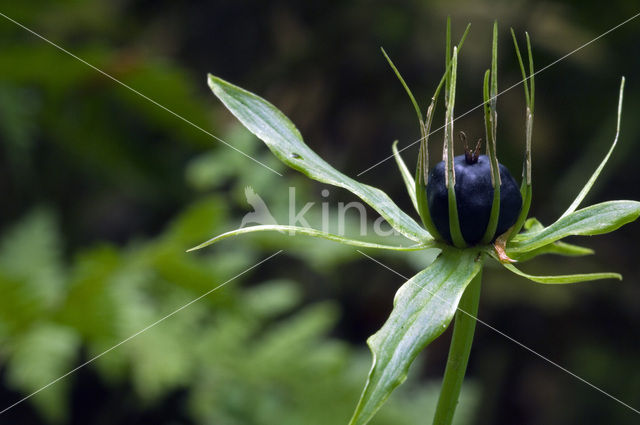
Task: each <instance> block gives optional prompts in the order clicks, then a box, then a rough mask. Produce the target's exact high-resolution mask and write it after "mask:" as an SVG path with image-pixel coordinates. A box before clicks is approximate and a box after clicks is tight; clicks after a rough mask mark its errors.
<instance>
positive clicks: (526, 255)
mask: <svg viewBox="0 0 640 425" xmlns="http://www.w3.org/2000/svg"><path fill="white" fill-rule="evenodd" d="M492 249H493V248H492ZM593 252H594V251H593V250H592V249H590V248H585V247H583V246H578V245H573V244H568V243H565V242H554V243H550V244H548V245H545V246H542V247H540V248H537V249H534V250H533V251H528V252H521V253H518V252H511V251H510V250H509V249H508V248H507V255H508V256H509V257H510V258H511V259H513V260H516V261H518V262H521V263H522V262H524V261H529V260H531V259H532V258H535V257H537V256H538V255H543V254H556V255H564V256H567V257H581V256H584V255H591V254H593Z"/></svg>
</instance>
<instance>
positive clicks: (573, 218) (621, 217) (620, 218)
mask: <svg viewBox="0 0 640 425" xmlns="http://www.w3.org/2000/svg"><path fill="white" fill-rule="evenodd" d="M638 216H640V202H636V201H609V202H602V203H600V204H596V205H592V206H590V207H587V208H583V209H581V210H578V211H575V212H573V213H571V214H569V215H567V216H566V217H562V218H560V219H558V220H557V221H556V222H555V223H553V224H552V225H550V226H548V227H545V228H544V229H542V230H540V231H538V232H533V233H522V234H519V235H518V236H516V237H515V238H514V239H513V242H512V243H510V244H509V245H508V247H507V248H508V250H509V251H510V252H514V253H521V252H528V251H533V250H534V249H538V248H540V247H543V246H545V245H548V244H550V243H552V242H555V241H557V240H560V239H562V238H564V237H567V236H571V235H580V236H591V235H600V234H603V233H608V232H612V231H614V230H616V229H617V228H619V227H621V226H623V225H625V224H627V223H630V222H632V221H634V220H636V219H637V218H638Z"/></svg>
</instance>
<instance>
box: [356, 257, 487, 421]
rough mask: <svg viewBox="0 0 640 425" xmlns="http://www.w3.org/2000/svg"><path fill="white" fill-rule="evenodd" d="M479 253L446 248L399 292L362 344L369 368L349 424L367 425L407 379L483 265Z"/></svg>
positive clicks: (444, 326)
mask: <svg viewBox="0 0 640 425" xmlns="http://www.w3.org/2000/svg"><path fill="white" fill-rule="evenodd" d="M481 255H482V254H481V249H478V248H469V249H464V250H460V249H455V248H450V247H446V248H444V250H443V252H442V253H441V254H440V256H439V257H438V258H437V259H436V260H435V261H434V262H433V263H432V264H431V265H430V266H429V267H428V268H426V269H425V270H423V271H421V272H420V273H418V274H417V275H415V276H414V277H412V278H411V279H409V280H408V281H407V282H406V283H405V284H404V285H402V287H401V288H400V289H399V290H398V292H397V293H396V296H395V299H394V301H393V311H392V312H391V315H390V316H389V319H387V322H386V323H385V324H384V326H382V328H381V329H380V330H379V331H378V332H376V333H375V334H374V335H372V336H371V337H370V338H369V340H368V341H367V343H368V344H369V347H370V348H371V352H372V353H373V365H372V367H371V371H370V372H369V378H368V380H367V383H366V386H365V388H364V391H363V392H362V396H361V397H360V402H359V403H358V406H357V408H356V411H355V413H354V415H353V417H352V419H351V422H350V424H351V425H362V424H365V423H367V422H368V421H369V420H370V419H371V418H372V417H373V415H374V414H375V412H376V411H377V410H378V409H379V408H380V406H381V405H382V404H383V403H384V401H385V400H386V399H387V398H388V397H389V394H391V392H392V391H393V389H394V388H396V387H397V386H398V385H400V384H401V383H402V382H403V381H404V380H405V379H406V377H407V371H408V369H409V366H410V365H411V363H412V362H413V359H414V358H415V357H416V356H417V355H418V353H419V352H420V351H422V350H423V349H424V348H425V347H426V346H427V345H428V344H429V343H430V342H431V341H433V340H434V339H435V338H436V337H438V336H439V335H440V334H441V333H442V332H444V330H445V329H446V328H447V326H448V325H449V323H450V322H451V319H452V318H453V316H454V314H455V312H456V308H457V306H458V302H459V301H460V298H461V297H462V294H463V292H464V290H465V288H466V287H467V285H468V284H469V282H470V281H471V279H473V277H474V276H475V275H476V274H477V273H478V272H479V271H480V269H481V267H482V260H481Z"/></svg>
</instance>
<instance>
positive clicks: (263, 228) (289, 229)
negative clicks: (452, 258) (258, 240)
mask: <svg viewBox="0 0 640 425" xmlns="http://www.w3.org/2000/svg"><path fill="white" fill-rule="evenodd" d="M274 231H277V232H286V233H288V234H289V235H290V236H293V235H306V236H311V237H315V238H323V239H328V240H331V241H335V242H339V243H342V244H345V245H352V246H359V247H361V248H376V249H388V250H393V251H420V250H422V249H427V248H433V247H434V246H435V242H433V241H428V242H426V243H422V244H416V245H412V246H394V245H381V244H377V243H371V242H366V241H359V240H355V239H349V238H345V237H343V236H339V235H335V234H332V233H327V232H323V231H321V230H316V229H312V228H309V227H299V226H281V225H278V224H265V225H260V226H250V227H242V228H240V229H236V230H232V231H230V232H226V233H223V234H221V235H218V236H216V237H214V238H211V239H209V240H208V241H206V242H203V243H201V244H200V245H198V246H195V247H193V248H191V249H188V250H187V252H189V251H195V250H197V249H201V248H204V247H206V246H209V245H212V244H214V243H216V242H219V241H221V240H223V239H226V238H230V237H232V236H237V235H243V234H245V233H253V232H274Z"/></svg>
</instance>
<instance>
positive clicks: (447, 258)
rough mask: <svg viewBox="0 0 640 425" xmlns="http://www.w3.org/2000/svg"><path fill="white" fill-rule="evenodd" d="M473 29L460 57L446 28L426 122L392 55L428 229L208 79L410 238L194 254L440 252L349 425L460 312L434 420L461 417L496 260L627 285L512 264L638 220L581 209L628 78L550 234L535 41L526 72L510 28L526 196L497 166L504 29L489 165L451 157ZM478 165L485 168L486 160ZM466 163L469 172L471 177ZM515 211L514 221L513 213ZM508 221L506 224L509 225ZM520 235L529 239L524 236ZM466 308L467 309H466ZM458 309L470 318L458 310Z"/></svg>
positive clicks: (410, 182)
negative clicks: (406, 102)
mask: <svg viewBox="0 0 640 425" xmlns="http://www.w3.org/2000/svg"><path fill="white" fill-rule="evenodd" d="M468 29H469V27H467V30H466V31H465V32H464V35H463V37H462V38H461V41H460V43H459V44H458V45H457V46H454V47H453V50H452V49H451V41H450V40H451V35H450V34H451V32H450V24H449V21H448V22H447V37H446V38H447V49H446V67H445V73H444V76H443V77H442V79H441V81H440V84H439V85H438V86H437V89H436V91H435V94H434V96H433V97H432V100H431V103H430V105H429V108H428V110H427V113H426V115H424V118H423V114H422V112H421V111H420V108H419V106H418V103H417V102H416V101H415V98H414V96H413V94H412V93H411V91H410V90H409V88H408V86H407V85H406V83H405V82H404V80H403V79H402V77H401V76H400V73H399V72H398V70H397V68H396V67H395V66H394V65H393V63H392V62H391V60H390V59H389V57H388V56H387V55H386V53H385V52H384V51H383V54H384V55H385V57H386V58H387V60H388V61H389V63H390V65H391V66H392V68H393V70H394V72H395V73H396V75H397V76H398V78H399V79H400V81H401V83H402V85H403V86H404V88H405V90H406V91H407V93H408V95H409V97H410V99H411V101H412V104H413V106H414V109H415V110H416V113H417V116H418V120H419V125H420V133H421V135H422V138H421V144H420V151H419V155H418V165H417V168H416V173H415V178H414V177H413V176H412V175H411V173H410V172H409V170H408V168H407V166H406V165H405V163H404V162H403V160H402V158H401V157H400V155H399V153H398V151H397V148H396V144H395V143H394V145H393V152H394V154H395V159H396V161H397V163H398V166H399V168H400V171H401V174H402V178H403V180H404V182H405V184H406V186H407V189H408V192H409V196H410V197H411V200H412V203H413V205H414V207H415V208H416V210H417V211H418V213H419V215H420V217H421V219H422V222H423V224H424V227H422V226H420V225H419V224H418V223H417V222H416V221H414V220H413V219H412V218H411V217H410V216H409V215H407V214H406V213H405V212H403V211H402V210H401V209H400V208H399V207H398V206H397V205H396V204H395V203H393V201H392V200H391V199H390V198H389V197H388V196H387V195H386V194H385V193H384V192H383V191H381V190H380V189H377V188H375V187H372V186H369V185H366V184H363V183H360V182H358V181H356V180H354V179H352V178H350V177H348V176H346V175H344V174H343V173H341V172H340V171H338V170H336V169H335V168H333V167H332V166H331V165H329V164H328V163H327V162H325V161H324V160H323V159H322V158H321V157H320V156H318V155H317V154H316V153H315V152H314V151H312V150H311V149H310V148H309V147H308V146H307V145H306V144H305V143H304V142H303V139H302V136H301V135H300V133H299V131H298V130H297V129H296V127H295V126H294V125H293V123H292V122H291V121H290V120H289V119H288V118H287V117H286V116H285V115H284V114H282V112H280V111H279V110H278V109H277V108H276V107H275V106H273V105H272V104H270V103H269V102H267V101H265V100H264V99H262V98H260V97H258V96H256V95H255V94H253V93H250V92H248V91H246V90H244V89H242V88H240V87H237V86H234V85H232V84H230V83H228V82H226V81H224V80H222V79H220V78H218V77H215V76H213V75H209V86H210V87H211V89H212V90H213V93H214V94H215V95H216V96H217V97H218V98H219V99H220V100H221V101H222V103H224V105H225V106H226V107H227V108H228V109H229V110H230V111H231V113H232V114H233V115H235V116H236V118H238V119H239V120H240V122H242V124H244V126H245V127H246V128H247V129H248V130H249V131H251V132H252V133H253V134H255V135H256V136H257V137H258V138H260V139H261V140H262V141H263V142H264V143H266V145H267V146H268V147H269V149H271V151H272V152H273V153H274V154H275V155H276V156H277V157H278V158H279V159H280V160H281V161H282V162H284V163H285V164H287V165H289V166H290V167H291V168H294V169H296V170H298V171H300V172H302V173H303V174H305V175H307V176H308V177H310V178H312V179H314V180H317V181H320V182H323V183H327V184H331V185H334V186H338V187H342V188H344V189H347V190H349V191H351V192H352V193H354V194H355V195H357V196H358V197H359V198H360V199H362V200H363V201H364V202H366V203H367V204H369V205H370V206H371V207H372V208H373V209H375V210H376V211H377V212H378V213H380V215H381V216H382V217H384V218H385V219H386V220H387V222H388V223H389V224H390V225H391V226H392V227H393V228H394V229H395V230H397V231H398V232H399V233H401V234H402V235H404V236H405V237H406V238H407V239H408V240H409V241H410V242H409V244H407V245H402V246H396V245H382V244H377V243H372V242H367V241H364V240H355V239H349V238H346V237H344V236H342V235H336V234H331V233H327V232H324V231H320V230H317V229H311V228H306V227H297V226H280V225H260V226H254V227H246V228H242V229H238V230H233V231H230V232H227V233H225V234H222V235H219V236H216V237H214V238H212V239H210V240H208V241H207V242H204V243H202V244H200V245H198V246H197V247H194V248H192V250H195V249H199V248H203V247H205V246H208V245H211V244H213V243H216V242H218V241H220V240H222V239H225V238H227V237H230V236H235V235H240V234H244V233H250V232H260V231H274V230H279V231H288V232H290V234H301V235H307V236H313V237H320V238H325V239H329V240H333V241H336V242H340V243H344V244H348V245H353V246H358V247H363V248H378V249H389V250H405V251H410V250H422V249H427V248H434V247H435V248H439V249H440V250H441V253H440V255H439V256H438V258H437V259H436V260H435V261H434V262H433V263H432V264H431V265H430V266H429V267H427V268H426V269H424V270H422V271H421V272H419V273H418V274H416V275H415V276H414V277H412V278H411V279H409V280H408V281H407V282H406V283H405V284H404V285H402V287H401V288H400V289H399V290H398V292H397V294H396V296H395V299H394V303H393V304H394V308H393V311H392V312H391V314H390V316H389V318H388V320H387V322H386V323H385V324H384V325H383V327H382V328H381V329H380V330H379V331H378V332H376V333H375V334H374V335H373V336H371V337H370V338H369V339H368V341H367V342H368V345H369V347H370V348H371V351H372V353H373V364H372V367H371V370H370V373H369V377H368V380H367V382H366V385H365V388H364V390H363V393H362V396H361V399H360V401H359V403H358V405H357V407H356V410H355V413H354V415H353V417H352V419H351V422H350V424H352V425H362V424H365V423H367V422H368V421H369V420H370V419H371V418H372V417H373V416H374V414H375V412H376V411H377V410H378V409H379V408H380V407H381V405H382V404H383V403H384V401H385V400H386V399H387V397H388V396H389V395H390V393H391V392H392V391H393V389H394V388H396V387H397V386H398V385H399V384H401V383H402V382H403V381H404V380H405V378H406V376H407V372H408V369H409V366H410V365H411V363H412V361H413V359H414V358H415V357H416V356H417V355H418V353H419V352H420V351H422V350H423V349H424V348H425V347H426V346H427V345H428V344H429V343H430V342H431V341H433V340H434V339H435V338H436V337H438V336H439V335H440V334H441V333H442V332H444V330H445V329H446V328H447V326H448V325H449V323H450V322H451V321H452V319H453V317H454V314H455V315H456V320H455V324H454V333H453V339H452V343H451V348H450V352H449V359H448V362H447V367H446V370H445V376H444V381H443V385H442V390H441V394H440V400H439V402H438V407H437V409H436V413H435V419H434V423H437V424H450V423H451V421H452V420H453V415H454V412H455V407H456V404H457V400H458V395H459V391H460V387H461V384H462V380H463V378H464V373H465V370H466V364H467V360H468V356H469V351H470V348H471V342H472V339H473V333H474V328H475V318H474V317H475V314H476V312H477V307H478V301H479V294H480V280H481V271H482V267H483V264H484V261H485V260H487V259H489V258H491V259H494V260H496V261H498V262H499V263H500V264H502V265H503V266H504V267H505V268H506V269H507V270H510V271H512V272H514V273H516V274H518V275H520V276H523V277H526V278H528V279H530V280H532V281H534V282H539V283H546V284H564V283H572V282H582V281H588V280H595V279H607V278H617V279H621V276H620V275H618V274H616V273H592V274H573V275H564V276H532V275H528V274H526V273H524V272H522V271H520V270H519V269H517V268H516V267H515V266H514V265H513V264H512V262H515V261H519V262H523V261H526V260H529V259H531V258H534V257H536V256H538V255H541V254H559V255H567V256H579V255H587V254H591V253H593V251H591V250H590V249H588V248H583V247H580V246H576V245H570V244H567V243H564V242H561V239H563V238H564V237H566V236H570V235H597V234H602V233H607V232H610V231H613V230H615V229H617V228H619V227H620V226H622V225H624V224H626V223H629V222H631V221H634V220H635V219H637V218H638V216H640V203H639V202H635V201H610V202H603V203H600V204H596V205H592V206H589V207H587V208H583V209H580V210H578V209H577V208H578V206H579V205H580V204H581V202H582V201H583V199H584V198H585V196H586V195H587V193H588V191H589V189H590V188H591V187H592V186H593V184H594V183H595V180H596V178H597V177H598V175H599V173H600V171H601V170H602V168H603V167H604V165H605V163H606V162H607V160H608V158H609V156H610V155H611V152H612V150H613V149H614V147H615V144H616V143H617V139H618V134H619V131H620V116H621V112H622V93H623V89H624V78H622V81H621V85H620V95H619V101H618V121H617V128H616V133H615V139H614V142H613V145H612V146H611V149H610V150H609V152H608V153H607V155H606V157H605V158H604V160H603V161H602V163H601V164H600V166H599V167H598V168H597V169H596V171H595V172H594V173H593V176H592V177H591V178H590V179H589V181H588V182H587V184H586V185H585V187H584V188H583V189H582V190H581V191H580V193H579V194H578V196H577V198H576V200H575V201H574V202H573V203H572V204H571V206H570V207H569V208H568V209H567V211H566V212H565V213H564V214H563V215H562V216H561V217H560V218H559V219H558V220H557V221H556V222H555V223H553V224H551V225H549V226H547V227H545V226H543V225H542V224H541V223H540V222H539V221H537V220H536V219H535V218H528V219H527V215H528V212H529V206H530V204H531V193H532V191H531V188H532V180H531V141H532V128H533V113H534V100H535V99H534V92H535V86H534V79H533V76H534V72H533V59H532V53H531V43H530V40H529V36H528V34H527V35H526V40H527V52H528V61H529V70H528V75H527V71H526V70H525V66H524V64H523V60H522V56H521V54H520V50H519V48H518V44H517V41H516V37H515V35H514V34H513V31H512V35H513V40H514V45H515V50H516V56H517V59H518V63H519V65H520V69H521V71H522V75H523V83H524V91H525V99H526V129H525V146H526V148H525V153H526V154H525V161H524V164H523V176H522V182H521V185H520V189H519V192H518V191H516V193H514V187H513V184H515V182H513V178H512V177H511V176H510V175H508V171H506V173H507V174H505V172H503V170H506V168H504V167H503V166H502V165H501V164H499V163H498V160H497V156H496V129H497V112H496V98H497V93H498V89H497V86H498V83H497V24H496V25H494V28H493V49H492V61H491V69H490V70H487V71H486V73H485V76H484V92H483V94H484V112H485V128H486V145H487V156H486V157H484V156H483V157H481V158H482V167H479V168H473V169H472V168H471V167H475V166H476V165H477V164H475V163H473V160H474V154H471V153H470V152H469V154H470V155H471V161H470V162H472V163H468V162H467V163H465V162H463V163H462V165H461V167H459V166H458V165H460V164H459V163H460V161H466V159H465V158H461V159H456V158H455V157H454V149H453V134H454V131H453V121H454V113H453V110H454V101H455V90H456V76H457V58H458V53H459V51H460V49H461V48H462V44H463V42H464V38H465V37H466V34H467V32H468ZM442 87H444V102H445V108H446V111H445V127H444V128H445V131H444V148H443V162H442V163H440V164H439V165H436V167H435V168H434V169H433V171H432V172H431V173H430V172H429V157H428V137H429V135H430V131H431V123H432V119H433V115H434V111H435V109H436V104H437V100H438V97H439V93H440V91H441V89H442ZM475 157H476V158H475V159H476V160H477V159H478V158H477V153H476V154H475ZM467 158H468V156H467ZM465 167H467V168H466V169H465ZM480 168H481V169H480ZM466 172H468V173H470V174H473V176H472V177H478V176H479V177H480V178H481V180H482V181H483V184H481V185H475V186H473V185H472V186H469V187H467V186H466V185H467V184H468V183H465V181H467V182H468V181H473V180H474V179H469V178H466V177H468V176H463V173H466ZM430 184H431V186H434V185H437V186H438V190H437V192H438V196H437V197H438V198H439V200H438V201H437V202H435V201H434V199H435V198H436V196H435V195H434V194H435V193H436V191H435V190H432V189H430ZM432 198H433V199H432ZM479 200H480V201H481V202H480V201H479ZM514 200H515V201H514ZM432 201H433V202H432ZM474 202H476V203H477V202H480V203H481V204H482V207H481V208H480V210H477V209H473V208H470V207H469V205H471V204H473V203H474ZM514 202H515V204H514ZM436 204H438V205H436ZM506 210H508V213H505V212H504V211H506ZM477 211H481V213H482V214H481V215H482V217H476V218H474V217H473V215H474V214H478V212H477ZM505 214H507V215H509V217H508V220H507V219H504V216H505ZM470 217H471V218H470ZM505 223H507V224H506V225H505ZM521 230H524V231H522V232H521ZM470 232H471V233H473V234H474V236H473V237H471V236H469V235H470ZM459 305H460V307H458V306H459ZM456 310H458V313H456ZM460 312H462V313H464V314H460Z"/></svg>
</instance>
